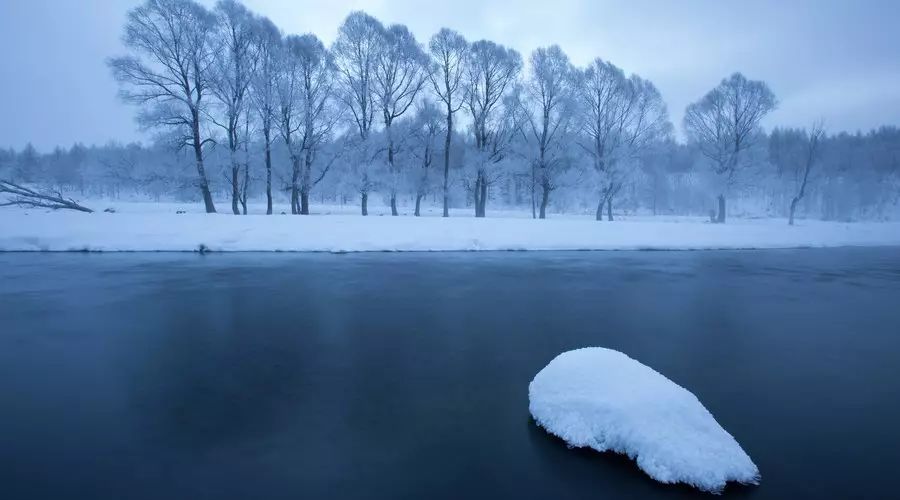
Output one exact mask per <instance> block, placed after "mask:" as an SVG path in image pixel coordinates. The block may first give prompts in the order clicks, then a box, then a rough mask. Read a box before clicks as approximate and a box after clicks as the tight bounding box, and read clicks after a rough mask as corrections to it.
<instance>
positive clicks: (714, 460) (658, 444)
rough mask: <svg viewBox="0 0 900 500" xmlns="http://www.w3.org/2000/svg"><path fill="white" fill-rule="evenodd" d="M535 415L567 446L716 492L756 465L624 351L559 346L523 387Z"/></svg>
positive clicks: (704, 414) (679, 391)
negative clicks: (608, 454) (618, 457)
mask: <svg viewBox="0 0 900 500" xmlns="http://www.w3.org/2000/svg"><path fill="white" fill-rule="evenodd" d="M528 397H529V401H530V404H529V409H530V411H531V415H532V416H533V417H534V419H535V421H536V422H537V423H538V425H540V426H541V427H543V428H544V429H546V430H547V431H548V432H550V433H551V434H554V435H556V436H558V437H560V438H562V439H563V440H565V441H566V442H567V443H568V444H569V446H572V447H591V448H593V449H595V450H597V451H614V452H616V453H622V454H625V455H628V456H629V457H630V458H631V459H633V460H635V461H636V462H637V465H638V467H640V468H641V469H642V470H643V471H644V472H646V473H647V474H648V475H650V477H652V478H653V479H656V480H657V481H660V482H663V483H686V484H689V485H692V486H695V487H697V488H699V489H701V490H704V491H710V492H719V491H721V490H722V488H724V487H725V484H726V483H727V482H728V481H736V482H739V483H744V484H758V483H759V479H760V475H759V469H757V467H756V465H754V463H753V461H752V460H750V457H749V456H748V455H747V454H746V453H745V452H744V450H743V449H741V447H740V445H738V443H737V441H735V439H734V438H733V437H732V436H731V435H730V434H728V432H726V431H725V429H723V428H722V427H721V426H720V425H719V424H718V422H716V420H715V418H713V416H712V415H711V414H710V413H709V411H707V410H706V408H704V407H703V405H702V404H701V403H700V401H698V400H697V398H696V397H695V396H694V395H693V394H692V393H691V392H690V391H688V390H686V389H684V388H683V387H681V386H679V385H677V384H675V383H674V382H672V381H671V380H669V379H667V378H666V377H664V376H663V375H661V374H659V373H657V372H656V371H654V370H653V369H651V368H649V367H647V366H645V365H643V364H641V363H639V362H637V361H635V360H633V359H631V358H629V357H628V356H626V355H625V354H622V353H620V352H618V351H613V350H610V349H604V348H600V347H590V348H585V349H577V350H574V351H569V352H564V353H562V354H560V355H559V356H557V357H556V358H555V359H554V360H553V361H551V362H550V364H548V365H547V366H546V367H544V369H543V370H541V371H540V372H538V374H537V375H536V376H535V377H534V380H532V382H531V384H530V385H529V387H528Z"/></svg>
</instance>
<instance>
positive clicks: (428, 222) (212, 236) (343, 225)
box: [0, 204, 900, 252]
mask: <svg viewBox="0 0 900 500" xmlns="http://www.w3.org/2000/svg"><path fill="white" fill-rule="evenodd" d="M90 206H92V207H94V208H96V209H98V212H97V213H92V214H86V213H76V212H64V211H59V212H49V211H43V210H21V209H16V208H8V209H0V250H6V251H85V250H87V251H197V250H198V249H200V248H201V247H202V248H204V249H205V250H210V251H223V252H227V251H319V252H365V251H444V250H455V251H469V250H636V249H637V250H639V249H655V250H692V249H697V250H700V249H739V248H797V247H831V246H887V245H900V223H862V222H859V223H835V222H818V221H798V225H797V226H794V227H789V226H788V225H787V224H786V222H785V221H784V220H782V219H777V220H771V219H770V220H740V219H733V220H730V221H729V222H728V223H727V224H710V223H708V222H705V221H704V220H703V219H701V218H688V217H627V218H622V219H621V220H617V221H614V222H611V223H610V222H606V221H604V222H597V221H594V220H591V218H590V217H588V216H555V217H552V218H550V219H547V220H532V219H530V218H527V217H525V215H528V216H530V214H524V213H512V212H509V213H500V212H498V213H496V214H489V217H488V218H483V219H476V218H473V217H472V216H471V214H469V213H468V211H464V212H463V211H460V212H457V213H454V214H453V216H452V217H450V218H446V219H445V218H441V217H438V216H434V214H432V215H430V216H427V217H412V216H409V215H406V216H400V217H390V216H382V215H374V216H369V217H362V216H359V215H349V214H329V215H326V214H324V213H319V214H314V215H310V216H292V215H281V214H280V212H278V211H276V214H277V215H272V216H266V215H262V214H260V213H259V212H257V213H256V214H251V215H248V216H234V215H230V214H221V213H220V214H211V215H207V214H203V213H198V212H200V211H202V208H200V207H197V206H196V205H184V206H178V205H176V204H160V205H158V206H154V205H151V204H133V205H127V204H120V205H118V206H116V213H103V212H101V211H100V210H101V209H102V208H103V207H104V206H105V205H102V204H101V205H97V204H94V205H90ZM180 208H183V209H184V211H185V212H186V213H183V214H176V213H175V212H176V210H178V209H180ZM349 208H352V207H348V209H349Z"/></svg>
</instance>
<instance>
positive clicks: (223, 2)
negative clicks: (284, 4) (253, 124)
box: [210, 0, 257, 215]
mask: <svg viewBox="0 0 900 500" xmlns="http://www.w3.org/2000/svg"><path fill="white" fill-rule="evenodd" d="M214 14H215V16H216V29H215V31H214V36H215V38H216V40H217V44H216V45H217V48H218V50H217V51H216V64H215V66H213V77H212V79H211V83H212V85H210V90H211V91H212V93H213V95H215V97H216V99H217V100H218V102H219V106H218V108H219V109H218V111H219V113H218V114H220V115H221V118H219V117H218V116H217V114H216V113H211V114H210V117H211V118H210V119H211V120H212V122H213V123H215V124H216V125H218V126H219V127H221V128H222V130H224V131H225V136H226V137H227V145H228V155H229V163H230V164H231V179H230V180H231V211H232V212H233V213H234V215H239V214H240V213H241V212H240V211H239V209H238V203H239V202H240V200H241V180H240V171H241V167H242V166H245V165H246V164H247V162H246V161H242V160H241V158H240V155H239V153H240V151H241V148H242V144H243V143H244V142H246V141H248V140H249V139H250V138H249V137H244V136H242V135H241V131H242V129H243V128H244V127H243V125H244V124H243V123H242V121H243V120H244V115H245V114H246V113H248V112H249V109H248V106H247V94H248V92H249V89H250V81H251V78H252V76H253V74H254V72H255V71H256V57H257V55H256V51H255V49H256V47H257V46H256V44H255V43H254V41H255V39H256V26H255V20H254V19H253V14H251V13H250V11H248V10H247V8H246V7H244V6H243V5H241V4H240V3H238V2H237V1H236V0H219V2H218V3H217V4H216V8H215V11H214Z"/></svg>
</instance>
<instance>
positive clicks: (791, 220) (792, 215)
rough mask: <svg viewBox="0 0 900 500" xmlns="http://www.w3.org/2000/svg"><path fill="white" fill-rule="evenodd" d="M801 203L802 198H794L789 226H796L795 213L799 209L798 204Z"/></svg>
mask: <svg viewBox="0 0 900 500" xmlns="http://www.w3.org/2000/svg"><path fill="white" fill-rule="evenodd" d="M799 202H800V198H799V197H796V196H795V197H794V199H793V200H791V212H790V215H789V216H788V225H789V226H793V225H794V211H795V210H796V209H797V203H799Z"/></svg>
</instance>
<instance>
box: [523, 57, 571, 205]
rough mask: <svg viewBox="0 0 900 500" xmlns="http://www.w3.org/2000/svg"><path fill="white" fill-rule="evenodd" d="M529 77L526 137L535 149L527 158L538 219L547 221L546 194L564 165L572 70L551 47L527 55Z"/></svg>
mask: <svg viewBox="0 0 900 500" xmlns="http://www.w3.org/2000/svg"><path fill="white" fill-rule="evenodd" d="M530 62H531V64H530V74H529V77H528V79H527V81H526V84H525V87H524V88H525V93H524V97H525V99H524V101H525V102H524V103H525V113H524V115H525V123H526V126H525V129H526V136H527V137H528V140H529V142H530V143H531V144H533V146H534V149H535V154H534V157H533V158H531V160H532V163H533V166H532V168H533V169H534V171H535V173H536V179H535V180H536V182H537V183H539V185H540V187H541V208H540V218H541V219H544V218H546V217H547V205H548V203H549V202H550V193H551V192H552V191H553V190H555V189H556V188H557V187H558V186H557V174H558V173H559V171H561V170H562V166H563V165H564V161H563V160H564V155H565V154H566V149H567V148H566V146H567V145H568V144H567V143H566V139H567V138H568V137H567V135H568V130H567V129H568V126H569V123H570V120H571V118H572V112H573V103H574V102H573V101H574V99H573V98H574V95H573V93H574V85H573V77H574V74H573V73H574V68H573V67H572V65H571V63H570V62H569V57H568V56H567V55H566V54H565V52H563V51H562V49H560V48H559V46H558V45H552V46H550V47H547V48H539V49H537V50H535V51H534V52H533V53H532V54H531V61H530Z"/></svg>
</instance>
